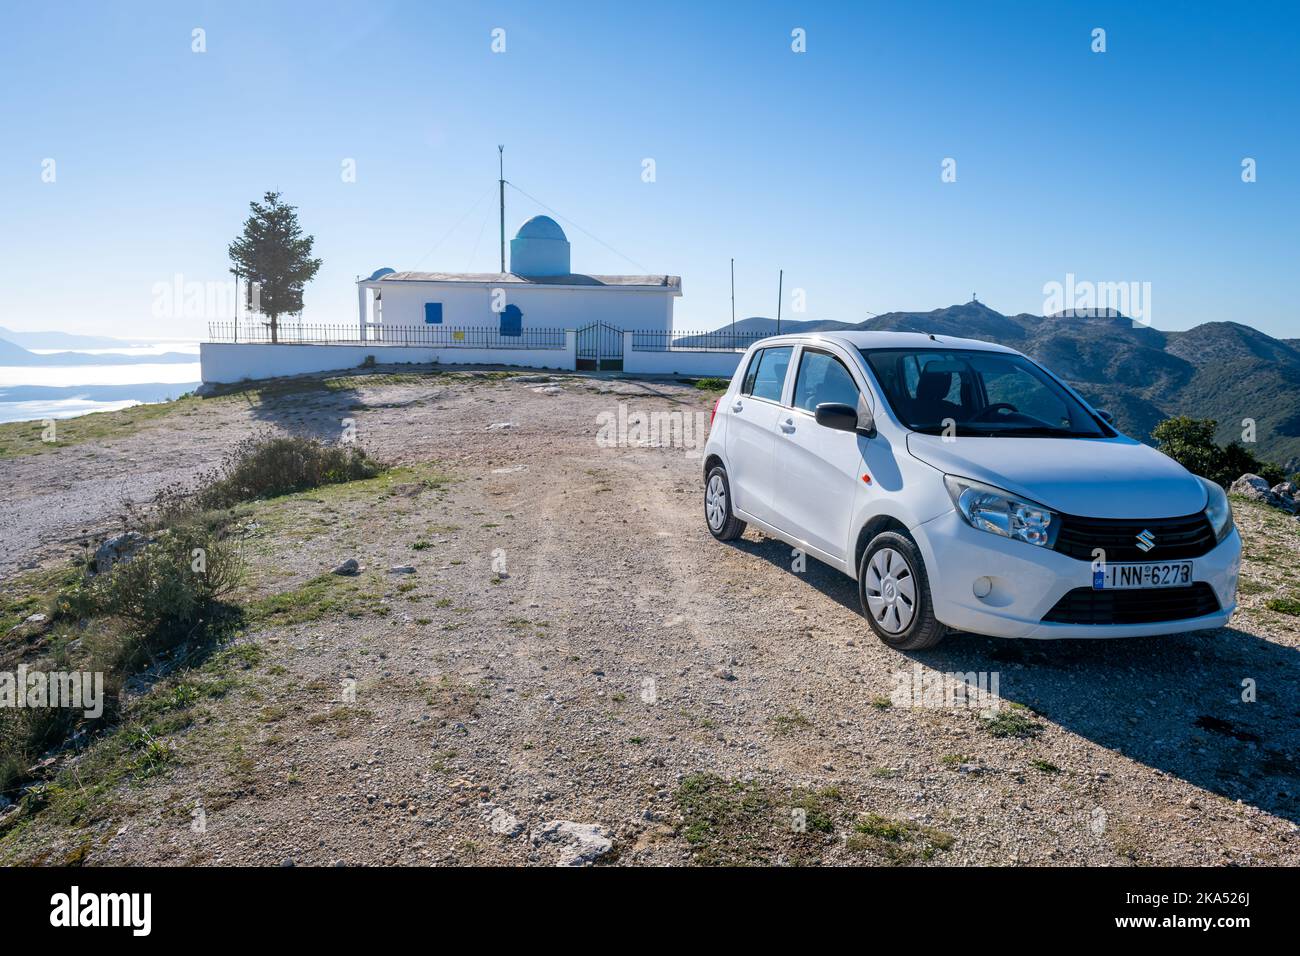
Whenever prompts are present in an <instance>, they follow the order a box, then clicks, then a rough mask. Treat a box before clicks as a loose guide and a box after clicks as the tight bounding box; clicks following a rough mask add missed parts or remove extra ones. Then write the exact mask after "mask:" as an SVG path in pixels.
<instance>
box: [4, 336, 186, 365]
mask: <svg viewBox="0 0 1300 956" xmlns="http://www.w3.org/2000/svg"><path fill="white" fill-rule="evenodd" d="M197 361H198V356H196V355H188V354H186V353H184V352H164V353H162V354H161V355H112V354H110V355H91V354H90V353H88V352H56V353H54V354H52V355H41V354H38V353H36V352H29V351H28V350H27V349H25V348H23V347H22V346H21V345H15V344H14V343H13V342H7V341H5V340H4V339H0V365H24V366H41V367H43V368H45V367H50V366H59V365H172V364H174V363H177V362H197Z"/></svg>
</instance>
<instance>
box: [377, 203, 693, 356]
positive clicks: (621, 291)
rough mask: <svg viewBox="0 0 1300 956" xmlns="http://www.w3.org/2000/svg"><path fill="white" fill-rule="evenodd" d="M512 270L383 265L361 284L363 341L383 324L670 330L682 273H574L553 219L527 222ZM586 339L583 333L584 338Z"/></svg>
mask: <svg viewBox="0 0 1300 956" xmlns="http://www.w3.org/2000/svg"><path fill="white" fill-rule="evenodd" d="M510 268H511V271H510V272H507V273H448V272H396V271H393V270H391V269H380V270H378V271H377V272H375V273H374V274H373V275H371V276H370V277H369V278H366V279H362V280H360V281H358V282H357V313H358V314H357V318H358V322H359V324H360V330H361V338H362V339H363V340H373V341H382V340H383V339H384V338H385V336H384V331H383V330H384V328H385V327H390V328H391V327H399V328H407V329H409V328H412V327H417V326H427V327H431V328H432V329H437V328H443V329H479V330H485V329H486V330H493V331H495V332H496V333H497V334H499V335H500V336H502V337H506V338H509V337H513V336H522V337H527V333H528V331H529V330H543V329H546V330H574V331H578V332H580V333H581V332H582V330H585V329H588V328H591V327H593V326H606V327H610V328H612V329H614V330H618V331H651V332H663V333H665V334H667V333H668V332H670V331H671V330H672V327H673V301H674V300H675V299H676V298H677V297H678V296H680V295H681V294H682V283H681V279H680V277H678V276H671V275H651V276H627V275H616V276H615V275H586V274H581V273H574V272H572V271H571V270H570V259H569V241H568V239H567V238H566V237H565V235H564V231H563V230H562V229H561V228H560V226H559V224H557V223H556V222H555V221H554V220H553V219H551V218H550V217H548V216H534V217H533V218H532V219H529V220H528V221H527V222H525V223H524V224H523V225H522V226H521V227H520V228H519V231H518V233H517V234H516V235H515V238H514V239H513V240H512V241H511V243H510ZM580 337H581V336H580Z"/></svg>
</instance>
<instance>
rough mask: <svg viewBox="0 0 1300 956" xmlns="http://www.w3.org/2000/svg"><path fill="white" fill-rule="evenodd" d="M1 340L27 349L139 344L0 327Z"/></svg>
mask: <svg viewBox="0 0 1300 956" xmlns="http://www.w3.org/2000/svg"><path fill="white" fill-rule="evenodd" d="M0 339H5V340H6V341H9V342H12V343H13V344H14V345H21V346H22V347H23V348H25V349H121V348H126V347H128V346H131V345H135V344H137V343H135V342H133V341H130V340H128V339H114V338H110V337H109V336H107V335H77V334H75V333H72V332H18V331H16V330H14V329H6V328H5V327H4V326H3V325H0Z"/></svg>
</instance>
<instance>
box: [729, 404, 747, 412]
mask: <svg viewBox="0 0 1300 956" xmlns="http://www.w3.org/2000/svg"><path fill="white" fill-rule="evenodd" d="M744 407H745V406H744V405H743V404H742V403H740V402H736V404H735V405H732V406H731V410H732V411H733V412H738V411H740V410H741V409H742V408H744Z"/></svg>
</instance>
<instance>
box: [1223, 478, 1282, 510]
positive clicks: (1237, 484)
mask: <svg viewBox="0 0 1300 956" xmlns="http://www.w3.org/2000/svg"><path fill="white" fill-rule="evenodd" d="M1228 491H1229V492H1230V493H1231V494H1234V495H1241V496H1242V497H1243V498H1249V499H1251V500H1252V501H1262V502H1263V503H1264V504H1266V505H1272V506H1273V507H1275V508H1276V507H1278V506H1279V505H1280V504H1281V502H1282V499H1281V498H1279V497H1278V496H1277V495H1275V494H1273V489H1272V488H1270V487H1269V486H1268V482H1267V481H1265V480H1264V479H1263V478H1261V477H1259V475H1251V474H1246V475H1242V476H1241V477H1240V478H1238V479H1237V480H1236V481H1234V482H1233V483H1232V486H1231V487H1230V488H1228Z"/></svg>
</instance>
